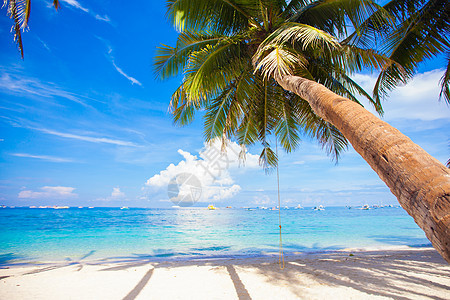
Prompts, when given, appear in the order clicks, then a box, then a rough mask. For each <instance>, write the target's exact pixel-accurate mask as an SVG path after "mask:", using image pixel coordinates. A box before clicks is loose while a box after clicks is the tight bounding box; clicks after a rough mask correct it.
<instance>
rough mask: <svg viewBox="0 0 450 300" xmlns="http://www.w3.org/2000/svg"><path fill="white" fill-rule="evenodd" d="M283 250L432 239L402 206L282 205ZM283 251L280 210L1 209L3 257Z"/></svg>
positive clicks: (417, 242) (412, 243) (34, 258)
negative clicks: (285, 207)
mask: <svg viewBox="0 0 450 300" xmlns="http://www.w3.org/2000/svg"><path fill="white" fill-rule="evenodd" d="M281 214H282V225H283V242H284V249H285V251H286V252H288V253H289V252H315V251H326V250H335V249H343V248H348V247H380V246H381V247H383V246H389V245H391V246H392V245H409V246H423V245H429V241H428V240H427V239H426V237H425V235H424V233H423V231H422V230H421V229H420V228H419V227H418V226H417V225H416V224H415V223H414V221H413V219H412V218H411V217H410V216H408V215H407V213H406V212H405V211H404V210H403V209H401V208H380V209H371V210H357V209H347V208H345V207H327V208H326V210H324V211H314V210H312V209H311V208H305V209H289V210H281ZM276 251H278V211H270V210H253V211H247V210H244V209H219V210H207V209H204V208H190V209H137V208H136V209H133V208H130V209H128V210H120V209H119V208H94V209H88V208H82V209H80V208H70V209H60V210H55V209H29V208H4V209H0V264H1V263H2V262H4V263H5V262H10V261H39V260H63V259H65V260H80V259H86V258H87V257H89V259H92V258H94V259H95V258H111V257H134V258H138V257H147V258H152V257H153V258H164V259H168V258H171V259H183V258H190V257H220V256H240V255H247V256H253V255H255V256H257V255H262V254H266V253H273V252H276Z"/></svg>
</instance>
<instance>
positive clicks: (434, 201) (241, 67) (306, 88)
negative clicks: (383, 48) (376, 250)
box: [155, 0, 450, 261]
mask: <svg viewBox="0 0 450 300" xmlns="http://www.w3.org/2000/svg"><path fill="white" fill-rule="evenodd" d="M167 8H168V9H167V15H168V17H169V19H170V20H171V21H172V22H173V23H174V25H175V26H176V28H177V29H178V30H179V31H180V34H179V38H178V41H177V45H176V47H170V46H162V47H161V48H160V49H159V53H158V55H157V57H156V63H155V66H156V71H157V74H158V75H159V76H160V77H161V78H166V77H170V76H175V75H177V74H179V73H183V75H184V77H183V80H182V83H181V85H180V87H179V88H178V89H177V90H176V92H175V93H174V95H173V96H172V101H171V105H172V108H173V113H174V119H175V122H176V123H178V124H181V125H183V124H186V123H189V122H190V121H191V120H192V119H193V117H194V113H195V111H196V110H200V109H205V110H206V113H205V137H206V139H207V140H208V139H212V138H215V137H222V138H223V140H224V141H226V139H228V138H231V137H233V136H234V137H236V139H237V141H238V142H239V143H240V144H241V145H243V146H246V145H249V144H252V143H255V142H256V141H260V142H262V144H263V146H264V147H263V148H264V149H263V152H262V154H261V158H262V159H261V160H262V162H263V163H264V164H266V165H268V164H272V165H273V164H276V155H275V154H274V153H273V151H272V150H271V148H270V145H269V137H270V136H271V135H275V136H276V137H277V138H278V139H279V140H280V142H281V144H282V145H283V147H284V148H285V149H286V150H287V151H290V150H291V149H293V148H294V147H295V146H296V144H297V143H298V141H299V134H298V131H299V130H302V131H305V132H306V133H307V134H309V135H312V136H314V137H316V138H318V140H319V142H321V143H322V144H323V145H325V146H327V147H328V148H329V149H328V150H329V152H331V153H334V154H335V156H337V155H338V154H339V152H340V151H341V150H342V149H344V148H345V146H346V141H347V140H348V141H349V142H350V143H351V144H352V145H353V147H354V149H355V150H356V151H357V152H358V153H359V154H360V155H361V156H362V157H363V158H364V159H365V160H366V161H367V162H368V163H369V165H370V166H371V167H372V168H373V169H374V170H375V171H376V172H377V174H378V175H379V176H380V178H381V179H382V180H383V181H384V182H385V183H386V184H387V185H388V187H389V188H390V189H391V191H392V193H393V194H394V195H395V196H396V197H397V199H398V201H399V202H400V204H401V205H402V207H403V208H404V209H405V210H406V211H407V212H408V213H409V214H410V215H411V216H413V217H414V219H415V221H416V223H417V224H418V225H419V226H420V227H421V228H422V229H423V230H424V231H425V233H426V235H427V237H428V238H429V239H430V241H431V242H432V244H433V246H434V247H435V248H436V249H437V250H438V251H439V253H440V254H441V255H442V256H443V257H444V258H445V259H446V260H447V261H450V229H449V225H450V172H449V170H448V169H447V168H445V166H443V165H442V164H441V163H440V162H439V161H437V160H436V159H434V158H433V157H431V156H430V155H429V154H427V153H426V152H425V151H424V150H423V149H421V148H420V147H419V146H417V145H416V144H414V143H413V142H412V141H411V140H410V139H409V138H407V137H406V136H404V135H403V134H401V133H400V132H399V131H398V130H397V129H395V128H393V127H392V126H390V125H389V124H387V123H385V122H383V121H381V120H380V119H378V118H377V117H375V116H374V115H372V114H371V113H369V112H368V111H367V110H365V109H364V108H363V107H362V106H361V105H360V104H359V103H357V101H356V97H355V95H354V94H355V93H359V94H362V95H363V96H365V97H366V98H368V99H369V100H370V101H371V102H372V104H373V105H374V106H375V108H376V109H377V110H378V111H379V112H382V110H381V106H380V103H379V99H378V98H375V99H372V98H371V97H370V96H369V95H368V94H367V93H365V92H364V91H363V90H362V89H361V88H360V87H359V86H358V85H357V84H356V83H354V82H353V81H352V80H351V79H350V77H349V74H351V73H352V72H354V71H358V70H361V69H362V68H365V67H379V68H381V69H382V70H387V69H389V68H391V69H392V68H395V69H396V70H397V72H398V73H400V72H407V70H403V68H402V66H401V65H399V64H397V63H395V62H394V61H392V60H390V59H388V58H386V57H385V56H383V55H381V54H379V53H377V52H376V51H375V50H372V49H369V48H365V47H358V45H361V41H362V40H364V38H363V37H370V36H371V35H372V34H373V33H374V32H375V31H378V30H389V29H388V28H389V27H388V25H389V22H390V21H389V15H388V14H387V13H386V10H385V9H383V8H380V7H378V6H377V5H376V4H374V3H373V2H371V1H368V0H362V1H357V0H319V1H310V0H291V1H281V0H265V1H263V0H260V1H255V0H234V1H232V0H211V1H201V0H197V1H196V0H191V1H189V0H168V1H167ZM347 20H348V21H349V22H351V24H352V26H353V28H354V29H355V33H354V34H353V35H350V36H349V35H348V34H347V25H348V24H347ZM250 61H252V62H253V64H252V63H251V62H250ZM280 86H281V87H282V88H283V89H281V88H280ZM342 135H343V136H344V137H345V138H346V139H344V138H342Z"/></svg>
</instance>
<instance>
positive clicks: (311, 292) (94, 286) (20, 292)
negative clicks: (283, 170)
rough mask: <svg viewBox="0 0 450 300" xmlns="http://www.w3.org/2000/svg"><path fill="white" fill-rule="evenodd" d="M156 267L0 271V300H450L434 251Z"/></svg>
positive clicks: (134, 263) (447, 279)
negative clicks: (283, 263) (280, 262)
mask: <svg viewBox="0 0 450 300" xmlns="http://www.w3.org/2000/svg"><path fill="white" fill-rule="evenodd" d="M349 253H350V252H349V251H340V252H333V253H325V254H307V255H297V256H291V257H288V258H287V259H286V268H285V269H284V270H280V269H279V266H278V258H277V257H262V258H246V259H216V260H191V261H176V262H174V261H172V262H155V261H152V260H147V259H142V258H140V259H131V258H130V259H123V260H115V261H112V260H101V261H99V260H97V261H89V262H85V261H79V262H70V263H68V262H59V263H58V262H53V263H45V264H40V265H22V266H18V265H11V266H9V267H6V266H4V267H3V268H2V269H0V299H4V300H14V299H45V300H51V299H83V300H84V299H108V300H109V299H127V300H131V299H164V300H166V299H329V300H331V299H450V266H449V265H448V264H447V263H446V262H445V261H444V260H443V259H442V258H441V257H440V256H439V254H438V253H437V252H436V251H435V250H433V249H429V248H427V249H423V248H422V249H408V250H388V251H387V250H383V251H356V250H352V251H351V253H353V254H354V256H349Z"/></svg>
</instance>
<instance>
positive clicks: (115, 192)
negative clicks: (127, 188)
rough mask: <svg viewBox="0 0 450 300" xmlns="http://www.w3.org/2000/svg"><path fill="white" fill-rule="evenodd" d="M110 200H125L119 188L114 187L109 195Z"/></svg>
mask: <svg viewBox="0 0 450 300" xmlns="http://www.w3.org/2000/svg"><path fill="white" fill-rule="evenodd" d="M111 198H113V199H120V198H125V193H124V192H122V191H121V190H120V188H118V187H115V188H113V191H112V193H111Z"/></svg>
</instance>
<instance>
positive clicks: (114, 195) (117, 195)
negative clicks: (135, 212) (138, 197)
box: [96, 187, 128, 202]
mask: <svg viewBox="0 0 450 300" xmlns="http://www.w3.org/2000/svg"><path fill="white" fill-rule="evenodd" d="M96 200H97V201H106V202H107V201H117V200H128V199H127V196H126V195H125V193H124V192H122V191H121V190H120V188H119V187H113V190H112V192H111V195H109V196H107V197H105V198H97V199H96Z"/></svg>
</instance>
